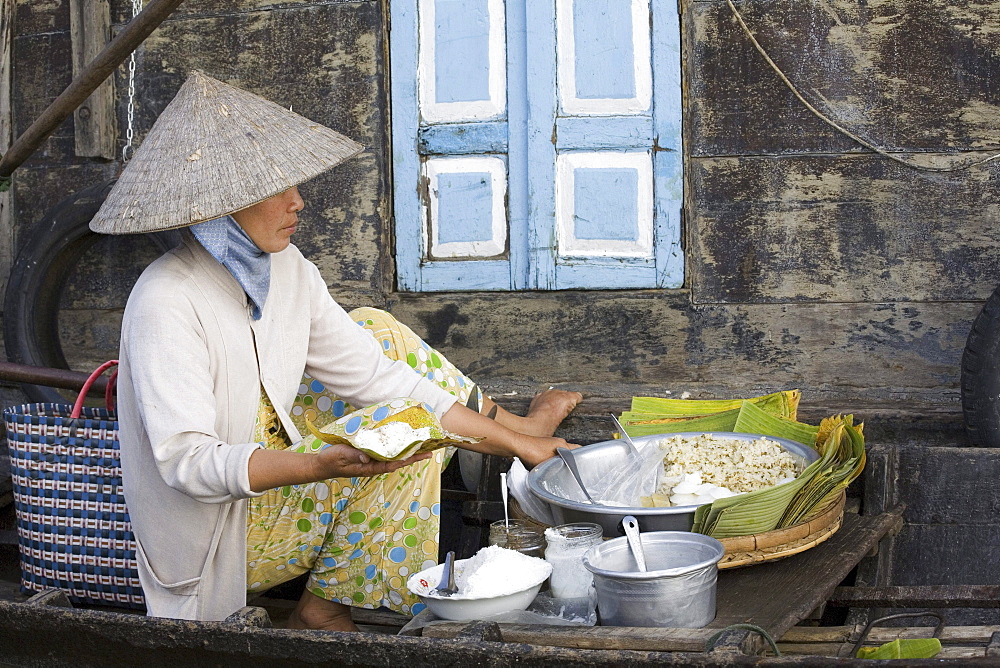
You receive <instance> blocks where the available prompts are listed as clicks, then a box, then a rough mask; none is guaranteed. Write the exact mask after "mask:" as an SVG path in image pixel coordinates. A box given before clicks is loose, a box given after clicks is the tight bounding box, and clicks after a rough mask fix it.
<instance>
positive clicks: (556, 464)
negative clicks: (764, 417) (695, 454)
mask: <svg viewBox="0 0 1000 668" xmlns="http://www.w3.org/2000/svg"><path fill="white" fill-rule="evenodd" d="M704 433H710V434H713V435H717V436H724V437H726V438H735V439H738V440H746V441H750V440H753V439H756V438H767V439H770V440H772V441H775V442H776V443H778V444H779V445H781V447H782V448H784V449H785V451H786V452H788V453H790V454H791V455H792V457H794V458H795V459H796V463H797V464H799V466H800V469H799V471H800V472H801V470H802V469H804V468H805V467H807V466H809V464H811V463H813V462H814V461H816V460H817V459H819V453H818V452H816V451H815V450H813V449H812V448H810V447H809V446H806V445H803V444H801V443H797V442H795V441H790V440H788V439H784V438H775V437H774V436H764V435H762V434H738V433H733V432H717V431H713V432H702V431H695V432H681V433H677V434H652V435H650V436H639V437H636V438H633V439H632V441H633V442H634V443H635V444H636V446H637V447H638V448H639V449H640V450H642V449H643V448H644V447H645V446H646V445H647V444H649V443H650V442H654V441H659V440H662V439H664V438H669V437H670V436H698V435H700V434H704ZM575 452H576V458H577V462H578V463H579V467H580V475H581V477H582V478H583V482H584V484H585V485H586V484H590V483H589V481H597V480H598V479H599V478H600V476H602V475H603V474H604V473H605V472H606V471H609V470H612V469H615V468H618V467H620V466H621V464H622V462H623V461H625V459H626V458H627V457H628V446H627V445H626V443H625V442H624V441H622V440H617V439H616V440H611V441H603V442H601V443H594V444H592V445H587V446H584V447H582V448H580V449H579V450H576V451H575ZM528 489H530V490H531V492H532V493H533V494H534V495H535V496H537V497H538V498H539V499H541V500H542V501H543V502H545V503H546V504H548V506H549V508H550V509H551V511H552V516H553V519H554V522H555V524H556V525H559V524H569V523H571V522H594V523H596V524H600V525H601V526H602V527H603V528H604V535H605V536H606V537H612V536H624V535H625V533H624V531H623V530H622V526H621V521H622V518H624V517H625V516H626V515H632V516H634V517H635V518H636V520H638V522H639V529H640V531H690V530H691V525H692V524H693V522H694V512H695V510H697V508H698V506H673V507H670V508H641V507H638V508H635V507H633V508H627V507H623V506H605V505H600V504H591V503H588V502H587V501H586V499H585V497H584V496H583V492H582V491H580V486H579V485H577V484H576V481H575V480H574V479H573V475H572V474H571V473H570V472H569V469H568V468H567V467H566V464H565V463H564V462H563V461H562V460H561V459H560V458H559V457H553V458H551V459H548V460H546V461H544V462H542V463H541V464H539V465H538V466H536V467H535V468H533V469H531V471H529V472H528Z"/></svg>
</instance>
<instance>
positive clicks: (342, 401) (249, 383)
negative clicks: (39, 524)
mask: <svg viewBox="0 0 1000 668" xmlns="http://www.w3.org/2000/svg"><path fill="white" fill-rule="evenodd" d="M360 148H361V147H360V146H358V145H357V144H354V143H353V142H351V141H350V140H348V139H346V138H344V137H342V136H340V135H338V134H336V133H334V132H333V131H332V130H329V129H327V128H323V127H322V126H317V125H316V124H315V123H311V122H309V121H307V120H306V119H302V118H301V117H299V116H296V115H294V114H292V113H291V112H288V111H286V110H284V109H283V108H281V107H278V106H277V105H274V104H272V103H270V102H267V101H266V100H263V99H262V98H259V97H257V96H254V95H251V94H249V93H246V92H244V91H240V90H239V89H235V88H232V87H230V86H226V85H225V84H222V83H221V82H218V81H215V80H213V79H210V78H209V77H207V76H205V75H203V74H201V73H197V72H195V73H192V75H191V77H189V79H188V81H187V82H186V83H185V84H184V86H183V87H182V88H181V90H180V91H179V92H178V95H177V96H176V97H175V99H174V100H173V101H172V102H171V104H170V105H169V106H168V107H167V109H166V110H164V112H163V114H161V116H160V118H159V119H158V120H157V122H156V124H155V125H154V126H153V128H152V130H151V131H150V134H149V135H148V136H147V139H146V141H145V142H144V143H143V145H142V146H141V147H140V149H139V151H138V152H137V153H136V155H135V157H134V158H133V159H132V161H131V162H130V163H129V165H128V166H127V168H126V170H125V171H124V173H123V174H122V176H121V177H120V179H119V181H118V183H117V184H116V186H115V189H114V190H113V191H112V193H111V194H110V195H109V197H108V199H107V200H106V201H105V204H104V206H103V207H102V209H101V211H100V212H99V213H98V215H97V216H96V217H95V219H94V221H93V222H92V223H91V227H92V228H93V229H95V230H97V231H102V232H109V233H123V232H141V231H155V230H159V229H169V228H171V227H189V228H190V229H185V230H184V231H183V237H184V241H183V243H182V244H181V246H179V247H178V248H177V249H174V250H173V251H171V252H170V253H168V254H166V255H165V256H163V257H162V258H160V259H159V260H157V261H156V262H154V263H153V264H151V265H150V266H149V267H148V268H147V269H146V271H145V272H144V273H143V275H142V276H141V277H140V279H139V281H138V282H137V283H136V286H135V288H134V289H133V291H132V294H131V295H130V297H129V302H128V305H127V307H126V311H125V316H124V319H123V324H122V337H121V351H120V361H121V365H120V373H119V384H118V393H119V420H120V440H121V452H122V471H123V478H124V485H125V496H126V502H127V504H128V506H129V513H130V517H131V520H132V524H133V529H134V532H135V536H136V542H137V561H138V567H139V574H140V580H141V582H142V586H143V592H144V594H145V597H146V601H147V607H148V610H149V612H150V614H152V615H157V616H168V617H176V618H183V619H202V620H215V619H223V618H225V617H226V616H228V615H229V614H231V613H232V612H234V611H236V610H237V609H239V608H240V607H242V606H243V605H244V604H245V600H246V592H247V589H248V588H250V589H251V590H253V591H260V590H263V589H266V588H267V587H270V586H274V585H276V584H278V583H279V582H281V581H283V580H287V579H291V578H292V577H295V576H296V575H298V574H299V573H304V572H309V573H310V581H309V585H308V587H307V589H306V591H305V592H304V593H303V595H302V598H301V600H300V601H299V604H298V606H297V608H296V610H295V611H294V613H293V615H292V617H291V619H290V622H289V624H290V626H292V627H295V628H321V629H330V630H356V627H355V626H354V624H353V622H352V621H351V617H350V607H349V605H348V604H351V605H354V604H357V605H365V606H369V607H377V606H379V605H387V606H389V607H392V608H395V609H397V610H403V611H408V612H414V608H413V603H414V599H413V598H412V596H411V595H410V594H409V593H408V591H406V588H405V576H406V575H407V574H408V573H411V572H415V570H417V569H419V568H420V567H421V566H422V565H424V564H425V563H426V561H427V559H428V557H431V558H433V557H436V545H437V518H436V515H435V514H434V510H435V509H436V503H437V499H436V495H437V493H438V492H439V488H440V487H439V486H440V482H439V475H440V470H441V467H442V466H443V465H444V464H445V463H446V457H445V453H444V452H443V451H438V452H437V453H435V454H434V455H433V456H431V455H429V454H422V455H417V456H414V457H411V458H409V459H407V460H405V461H402V462H376V461H370V460H369V458H368V457H366V456H365V455H364V454H363V453H361V452H360V451H358V450H355V449H353V448H351V447H349V446H346V445H335V446H332V447H329V448H325V449H322V448H320V447H319V444H317V443H316V441H315V439H311V438H307V439H305V440H302V438H301V435H300V427H299V426H298V425H297V424H296V422H297V420H296V416H295V415H294V413H300V415H299V416H298V417H302V415H301V414H302V413H303V412H304V411H303V410H302V409H303V406H305V405H310V410H314V406H318V405H319V401H318V400H317V395H322V396H324V397H326V400H327V406H328V407H329V409H328V410H327V411H326V416H327V417H328V418H331V419H332V418H334V417H340V418H341V419H342V420H343V419H344V418H345V417H352V416H351V411H350V410H349V409H348V407H347V406H348V405H350V406H354V407H359V410H358V411H357V412H356V415H354V416H353V417H355V418H357V420H358V421H357V422H356V423H355V424H360V422H361V421H362V420H363V419H365V417H366V416H369V417H371V416H375V414H376V412H379V411H381V412H382V413H383V414H384V413H387V412H391V411H392V410H401V409H402V408H405V407H407V406H410V405H420V404H422V405H424V406H425V407H426V408H428V409H429V410H431V411H433V413H434V414H435V415H436V416H437V417H438V418H439V419H440V423H441V425H442V427H443V428H444V429H446V430H448V431H450V432H453V433H456V434H460V435H464V436H471V437H477V438H482V439H483V440H481V441H480V442H478V443H476V444H474V445H468V446H467V447H469V448H470V449H473V450H476V451H479V452H484V453H490V454H502V455H507V456H516V457H519V458H521V459H522V460H523V461H524V462H525V464H526V465H528V466H532V465H534V464H537V463H538V462H540V461H543V460H544V459H546V458H548V457H550V456H552V455H553V454H554V451H555V448H557V447H561V446H566V445H567V444H566V442H565V441H563V440H562V439H558V438H554V437H553V436H552V434H553V432H554V431H555V429H556V427H557V426H558V424H559V423H560V422H561V421H562V419H563V418H565V416H566V415H567V414H568V413H569V412H570V411H571V410H572V409H573V407H574V406H575V405H576V403H577V402H578V401H579V400H580V398H581V397H580V395H579V394H577V393H573V392H562V391H557V390H550V391H548V392H544V393H542V394H541V395H539V396H538V397H536V398H535V400H534V401H533V402H532V405H531V407H530V408H529V413H528V415H527V416H526V417H518V416H515V415H512V414H510V413H508V412H506V411H503V410H502V409H499V407H496V411H494V410H493V409H494V407H495V404H493V402H492V401H491V400H490V399H489V398H488V397H484V396H483V395H482V393H481V392H480V391H479V389H478V388H477V387H476V386H475V385H474V383H472V381H471V380H469V379H467V378H465V377H464V376H462V375H461V374H460V373H458V372H457V370H455V369H454V368H453V367H451V365H449V364H447V361H446V360H442V359H441V357H440V356H439V355H437V353H436V352H434V351H432V350H430V349H429V348H428V347H427V346H426V344H423V342H420V341H419V339H417V337H415V336H414V335H413V334H412V332H409V330H408V329H406V328H405V327H403V326H401V325H399V324H398V323H395V322H394V321H393V320H392V319H391V317H389V316H387V315H386V314H381V313H380V312H374V311H368V312H366V313H365V317H364V318H362V319H361V322H360V324H361V325H362V326H361V327H359V326H358V325H359V323H358V322H356V321H355V320H354V319H352V317H351V316H349V315H348V314H347V313H345V312H344V310H343V309H342V308H341V307H340V306H339V305H337V304H336V302H335V301H334V300H333V299H332V298H331V297H330V295H329V292H328V290H327V288H326V284H325V282H324V281H323V279H322V277H321V276H320V274H319V271H318V270H317V268H316V267H315V266H314V265H313V264H312V263H310V262H308V261H307V260H306V259H305V258H304V257H303V256H302V255H301V253H299V251H298V250H297V249H296V248H295V247H294V246H292V245H291V244H290V241H289V240H290V237H291V236H292V234H293V233H294V232H295V229H296V224H297V221H298V213H299V211H301V210H302V208H303V202H302V199H301V197H300V196H299V193H298V190H297V188H296V185H297V183H301V182H302V181H304V180H306V179H308V178H312V177H313V176H315V175H316V174H318V173H320V172H322V171H325V170H326V169H329V168H331V167H332V166H334V165H336V164H337V163H339V162H341V161H342V160H344V159H346V158H348V157H351V156H352V155H355V154H356V153H357V152H358V151H359V150H360ZM230 214H231V215H230ZM366 327H367V331H366ZM386 332H388V333H387V334H386ZM373 334H375V335H378V336H380V337H381V338H380V339H379V340H376V336H374V335H373ZM383 334H384V335H383ZM393 341H396V342H397V343H396V344H393ZM387 353H389V354H392V355H394V356H395V359H390V357H389V356H387ZM411 354H412V355H413V356H414V359H416V358H417V356H418V355H421V356H424V357H427V358H428V359H434V360H435V363H434V364H431V365H429V366H428V365H426V364H423V365H415V366H416V371H417V373H415V372H414V371H415V368H414V367H413V366H411V365H409V364H407V363H405V362H403V361H401V360H403V359H407V358H408V357H409V356H410V355H411ZM304 373H305V374H306V375H307V376H308V377H309V378H311V379H312V380H310V385H311V384H312V383H313V382H315V383H316V387H314V388H311V387H309V386H308V385H307V386H304V389H305V390H306V392H300V391H299V390H300V387H302V386H303V384H302V383H301V380H302V377H303V374H304ZM429 378H432V379H433V382H431V380H429ZM330 395H332V396H330ZM310 401H313V402H315V403H314V404H310ZM466 403H469V404H470V405H473V406H477V407H478V408H479V410H480V411H482V412H478V411H476V410H472V409H470V408H469V407H467V406H466V405H465V404H466ZM373 404H374V407H372V405H373ZM338 410H339V415H338ZM483 413H494V414H495V419H490V418H489V417H487V416H486V415H483ZM313 417H314V418H316V419H318V415H317V414H316V413H315V412H314V414H313ZM298 422H299V423H300V424H301V420H298ZM414 504H416V505H414Z"/></svg>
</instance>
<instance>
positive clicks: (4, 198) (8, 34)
mask: <svg viewBox="0 0 1000 668" xmlns="http://www.w3.org/2000/svg"><path fill="white" fill-rule="evenodd" d="M13 41H14V0H0V155H3V154H5V153H7V149H8V148H9V147H10V142H11V137H12V119H13V115H12V113H11V112H12V109H11V103H10V86H11V44H12V43H13ZM10 206H11V194H10V191H9V190H7V191H5V192H0V294H2V293H3V292H4V291H5V290H6V289H7V276H8V275H9V274H10V267H11V264H12V263H13V261H14V229H13V226H12V224H11V217H10Z"/></svg>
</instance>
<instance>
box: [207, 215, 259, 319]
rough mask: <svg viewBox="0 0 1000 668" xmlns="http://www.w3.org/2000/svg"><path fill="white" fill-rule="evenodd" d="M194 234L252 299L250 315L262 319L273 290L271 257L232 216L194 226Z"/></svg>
mask: <svg viewBox="0 0 1000 668" xmlns="http://www.w3.org/2000/svg"><path fill="white" fill-rule="evenodd" d="M191 232H192V233H194V236H195V238H196V239H197V240H198V241H199V242H200V243H201V245H202V246H204V247H205V250H207V251H208V252H209V253H210V254H211V255H212V257H214V258H215V259H216V260H218V261H219V263H220V264H222V266H224V267H225V268H226V269H228V270H229V273H230V274H232V275H233V278H235V279H236V282H237V283H239V284H240V287H242V288H243V291H244V292H246V293H247V297H249V298H250V303H251V305H252V308H251V310H250V315H251V316H252V317H253V319H254V320H260V316H261V314H262V312H263V309H264V302H265V301H266V300H267V291H268V289H269V288H270V287H271V254H270V253H265V252H264V251H262V250H261V249H260V248H258V247H257V244H255V243H254V242H253V240H252V239H251V238H250V237H249V236H247V233H246V232H244V231H243V228H242V227H240V224H239V223H237V222H236V221H235V220H234V219H233V217H232V216H222V217H221V218H215V219H214V220H206V221H205V222H204V223H198V224H196V225H192V226H191Z"/></svg>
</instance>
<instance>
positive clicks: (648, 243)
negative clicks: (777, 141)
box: [528, 0, 683, 289]
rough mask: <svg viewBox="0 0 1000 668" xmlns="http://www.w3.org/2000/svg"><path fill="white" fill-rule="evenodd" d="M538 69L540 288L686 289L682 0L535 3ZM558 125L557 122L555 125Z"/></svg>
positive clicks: (535, 257) (535, 176)
mask: <svg viewBox="0 0 1000 668" xmlns="http://www.w3.org/2000/svg"><path fill="white" fill-rule="evenodd" d="M528 7H529V12H530V14H529V17H528V25H529V27H530V26H532V25H539V26H541V25H552V24H554V25H555V31H554V32H552V31H550V32H548V33H546V32H545V31H543V30H531V29H530V28H529V30H528V35H529V38H530V37H531V36H537V37H538V40H539V43H538V44H536V45H534V46H532V45H529V51H530V52H532V53H536V54H552V55H553V57H552V58H550V59H549V63H548V66H549V68H550V70H551V74H549V75H548V76H535V77H533V78H530V79H529V82H528V86H529V92H528V99H529V104H530V105H531V109H532V113H531V114H530V117H531V118H532V122H533V123H537V124H538V125H539V128H538V130H537V132H538V133H539V134H541V133H542V132H543V131H546V130H545V129H546V128H548V130H547V131H546V133H547V134H548V135H549V136H551V137H554V139H555V140H554V142H553V141H549V142H539V143H538V145H537V146H534V147H533V155H532V158H531V160H530V162H529V169H530V170H532V175H531V177H530V182H531V183H532V184H537V185H536V189H535V192H533V193H532V194H531V196H532V204H533V207H532V216H531V218H530V220H529V228H530V232H529V235H530V237H529V238H530V239H531V240H532V251H533V252H532V261H531V265H532V272H533V276H534V278H535V282H536V284H537V286H538V287H540V288H554V289H569V288H644V287H677V286H680V285H681V284H682V282H683V261H682V256H681V251H680V213H681V179H680V175H681V135H680V57H679V42H680V38H679V27H678V16H677V10H676V5H675V4H674V3H673V2H665V1H663V0H554V2H553V1H552V0H548V1H545V2H536V1H535V0H529V1H528ZM553 126H554V128H553Z"/></svg>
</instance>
